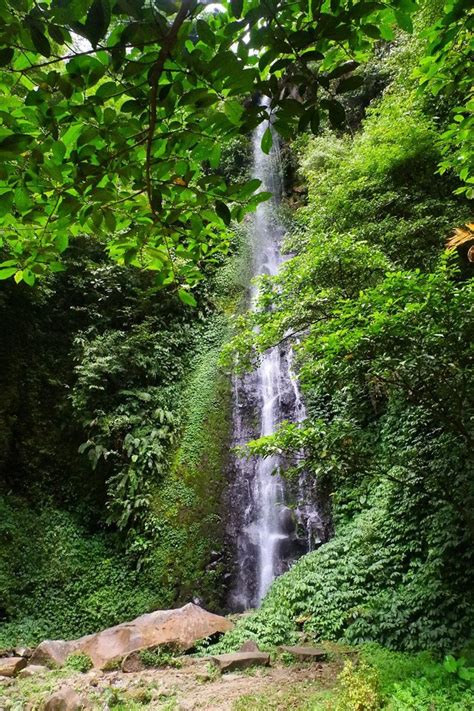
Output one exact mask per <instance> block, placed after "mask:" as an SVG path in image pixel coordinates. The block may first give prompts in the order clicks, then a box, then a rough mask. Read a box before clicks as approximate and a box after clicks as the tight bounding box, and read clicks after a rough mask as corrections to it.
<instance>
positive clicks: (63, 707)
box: [43, 687, 87, 711]
mask: <svg viewBox="0 0 474 711" xmlns="http://www.w3.org/2000/svg"><path fill="white" fill-rule="evenodd" d="M86 708H87V702H86V701H84V699H83V698H82V697H81V696H79V694H77V693H76V692H75V691H74V689H70V688H69V687H65V688H63V689H59V691H55V692H54V694H53V695H52V696H50V697H49V699H48V700H47V701H46V703H45V705H44V707H43V709H44V711H82V710H83V709H86Z"/></svg>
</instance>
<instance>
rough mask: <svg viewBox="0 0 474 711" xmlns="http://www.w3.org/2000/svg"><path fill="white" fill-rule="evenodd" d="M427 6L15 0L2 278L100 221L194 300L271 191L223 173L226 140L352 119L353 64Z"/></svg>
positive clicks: (43, 264) (396, 1) (31, 271)
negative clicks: (348, 104) (348, 115)
mask: <svg viewBox="0 0 474 711" xmlns="http://www.w3.org/2000/svg"><path fill="white" fill-rule="evenodd" d="M415 6H416V5H415V2H414V1H413V0H389V1H388V2H384V3H381V2H367V1H366V0H360V1H358V2H353V1H352V0H331V2H329V0H313V1H311V2H308V0H298V2H292V3H286V2H283V1H282V0H266V1H265V2H263V3H261V2H259V1H257V0H245V2H244V1H243V0H231V1H230V2H224V3H223V4H222V5H219V10H218V11H212V10H211V11H210V10H208V9H206V3H202V4H200V3H198V2H196V0H182V2H180V3H173V2H165V1H163V2H161V1H158V2H150V1H149V0H44V1H43V2H33V0H20V1H19V2H17V1H16V0H15V2H9V1H8V0H3V1H2V2H1V3H0V64H1V67H2V70H1V74H0V92H1V96H2V112H1V115H0V120H1V128H0V157H1V158H2V161H3V163H2V169H1V174H0V180H1V184H0V227H1V233H0V235H1V236H0V240H1V242H0V245H1V247H2V252H3V255H2V257H3V261H2V262H1V264H0V279H6V278H9V277H14V279H15V281H17V282H20V281H25V282H26V283H27V284H33V283H34V281H35V279H36V278H37V277H38V276H41V275H43V274H44V273H47V272H48V271H57V270H61V269H62V268H63V264H62V261H61V255H62V253H63V252H64V250H66V249H67V247H68V244H69V243H70V242H71V240H73V239H75V238H76V237H77V236H78V235H79V234H92V235H94V236H96V237H97V239H98V240H101V241H102V242H103V244H104V247H105V248H106V249H107V251H108V252H109V254H110V256H111V257H112V258H113V259H115V260H116V261H118V262H119V263H121V264H132V265H135V266H137V267H139V268H147V269H151V270H153V271H154V272H156V283H157V285H159V286H167V285H169V284H173V286H174V288H178V294H179V296H180V298H181V299H182V300H183V301H184V302H185V303H190V304H193V303H194V297H193V296H192V295H191V294H190V292H189V287H192V286H194V285H195V284H196V282H197V281H198V280H199V279H200V278H201V276H202V267H203V265H204V263H205V262H212V261H213V259H214V257H215V255H216V253H221V252H226V250H227V248H228V245H229V236H228V234H227V231H226V226H227V225H228V224H229V222H230V220H231V218H234V219H236V220H241V219H242V218H243V216H244V214H245V213H246V211H248V210H252V209H254V208H255V206H256V205H257V203H258V202H259V201H260V200H262V199H265V195H264V194H262V193H256V192H255V191H256V190H258V187H259V182H258V181H256V180H253V181H246V182H243V183H242V182H241V183H234V184H232V183H230V182H227V181H226V180H225V178H224V177H223V176H222V175H221V174H220V173H219V172H217V171H216V168H217V166H218V164H219V159H220V153H221V145H222V144H223V143H224V142H226V141H228V140H230V139H232V138H235V136H237V135H239V134H245V133H248V132H249V131H251V130H252V129H253V128H255V126H256V125H258V124H259V123H260V122H262V121H268V120H269V117H270V114H276V116H277V118H276V120H275V123H274V126H275V129H276V130H277V131H278V132H279V133H280V134H281V135H282V136H284V137H290V136H292V135H294V133H295V131H296V130H298V129H300V130H301V129H304V128H306V127H308V126H310V127H311V129H312V130H313V131H317V130H318V127H319V124H320V122H321V120H322V119H324V117H329V120H330V122H331V123H332V124H333V125H335V126H338V125H341V124H342V123H343V121H344V109H343V106H342V104H341V102H340V95H341V94H342V93H344V92H345V91H347V90H350V89H354V88H355V87H356V86H358V85H359V84H360V83H361V79H360V77H356V76H354V75H353V74H352V71H353V70H354V68H356V67H357V65H358V63H360V62H362V61H364V60H365V59H366V58H367V56H368V55H369V54H370V50H371V47H372V45H373V43H374V42H376V41H379V40H382V39H383V40H390V39H391V38H392V37H393V32H394V28H395V27H396V26H397V25H399V26H401V27H403V28H405V29H407V30H409V29H410V14H411V12H412V11H413V10H414V8H415ZM256 93H259V94H266V95H268V96H270V97H272V102H271V106H270V107H269V108H265V107H261V106H259V105H258V102H252V100H251V97H252V96H253V95H255V94H256ZM295 97H298V99H299V100H296V99H295ZM242 99H246V100H247V102H246V103H245V107H244V105H243V104H242ZM262 145H263V148H264V150H269V149H270V145H271V134H270V131H269V130H267V131H266V132H265V134H264V139H263V142H262Z"/></svg>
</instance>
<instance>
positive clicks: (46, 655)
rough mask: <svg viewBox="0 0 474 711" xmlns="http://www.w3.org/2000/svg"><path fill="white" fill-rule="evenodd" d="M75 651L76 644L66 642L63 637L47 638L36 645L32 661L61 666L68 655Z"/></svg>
mask: <svg viewBox="0 0 474 711" xmlns="http://www.w3.org/2000/svg"><path fill="white" fill-rule="evenodd" d="M75 651H76V646H75V644H74V643H73V642H65V641H64V640H62V639H46V640H45V641H44V642H41V644H39V645H38V646H37V647H36V649H35V651H34V652H33V654H32V655H31V659H30V662H31V664H39V665H41V666H46V667H56V666H57V667H61V666H62V665H63V664H64V662H65V661H66V659H67V658H68V656H69V655H70V654H72V653H73V652H75Z"/></svg>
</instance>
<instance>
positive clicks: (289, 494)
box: [227, 127, 328, 610]
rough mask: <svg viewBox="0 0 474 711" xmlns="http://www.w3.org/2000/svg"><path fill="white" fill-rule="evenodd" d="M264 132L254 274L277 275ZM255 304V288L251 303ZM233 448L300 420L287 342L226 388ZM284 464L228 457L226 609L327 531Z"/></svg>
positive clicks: (257, 171) (277, 182)
mask: <svg viewBox="0 0 474 711" xmlns="http://www.w3.org/2000/svg"><path fill="white" fill-rule="evenodd" d="M263 130H264V128H263V127H260V128H259V129H257V131H256V133H255V136H254V141H253V150H254V176H255V177H256V178H258V179H259V180H261V182H262V187H263V189H264V190H267V191H271V192H272V193H273V199H272V200H271V201H269V202H267V203H262V204H260V205H259V206H258V209H257V212H256V215H255V219H254V222H253V225H252V227H251V230H252V247H253V255H254V259H253V273H254V274H255V275H261V274H266V275H276V274H277V273H278V271H279V268H280V266H281V264H282V262H283V257H282V255H281V252H280V242H281V238H282V233H283V228H282V226H281V224H280V223H279V222H278V206H279V200H280V196H281V194H282V166H281V160H280V153H279V144H278V138H277V136H276V135H274V137H273V148H272V150H271V152H270V154H269V155H265V154H264V153H263V152H262V151H261V148H260V146H261V140H262V135H263ZM257 299H258V292H257V290H256V289H254V291H253V294H252V299H251V300H252V302H253V303H255V302H256V301H257ZM233 393H234V397H233V445H234V447H235V446H237V447H242V446H244V445H245V444H246V443H247V442H248V441H249V440H253V439H257V438H258V437H261V436H267V435H271V434H273V433H274V432H275V430H276V429H277V428H278V426H279V424H280V423H282V422H283V421H285V420H289V421H291V422H299V421H301V420H302V419H304V417H305V409H304V404H303V402H302V400H301V397H300V393H299V390H298V385H297V379H296V374H295V372H294V370H293V353H292V350H291V348H290V346H289V344H288V343H286V342H285V343H284V345H277V346H275V347H273V348H270V349H269V350H268V351H267V352H266V353H264V354H263V356H262V359H261V362H260V364H259V367H258V368H256V370H255V371H254V372H252V373H248V374H246V375H244V376H242V377H236V378H235V379H234V384H233ZM284 464H285V463H284V461H283V460H282V459H281V458H280V457H278V456H272V457H268V458H266V459H263V458H259V457H252V458H248V459H239V458H237V457H235V458H233V459H232V461H231V463H230V466H229V490H228V498H227V510H228V517H227V523H228V525H227V534H228V540H229V549H230V551H231V556H232V559H233V562H234V574H233V582H232V585H231V589H230V595H229V606H230V608H231V609H234V610H245V609H248V608H252V607H255V606H257V605H258V604H259V603H260V601H261V600H262V598H263V597H264V595H265V594H266V592H267V590H268V588H269V586H270V584H271V582H272V580H273V579H274V578H275V577H276V576H278V575H280V574H281V573H283V572H285V571H286V570H287V569H288V568H289V566H290V565H291V563H292V562H293V561H294V560H295V559H296V558H298V557H299V556H301V555H302V554H303V553H305V552H307V551H308V550H310V549H312V548H314V547H315V546H316V545H317V544H318V543H321V542H322V541H324V540H326V539H327V533H328V525H327V522H325V521H324V520H323V518H324V517H323V516H322V514H321V513H320V511H319V508H318V495H317V494H318V492H317V491H316V490H315V486H314V482H311V483H310V482H309V481H307V478H306V476H305V475H304V473H303V474H302V475H301V476H300V478H299V481H297V482H295V483H292V484H291V485H290V484H289V483H288V482H287V481H285V480H284V479H283V478H282V477H281V476H280V475H279V473H278V472H279V469H280V467H281V466H282V465H284Z"/></svg>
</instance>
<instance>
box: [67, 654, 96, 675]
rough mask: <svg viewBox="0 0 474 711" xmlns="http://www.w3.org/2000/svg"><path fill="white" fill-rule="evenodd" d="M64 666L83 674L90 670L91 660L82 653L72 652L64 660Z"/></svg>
mask: <svg viewBox="0 0 474 711" xmlns="http://www.w3.org/2000/svg"><path fill="white" fill-rule="evenodd" d="M64 666H65V667H66V668H67V669H71V670H72V671H78V672H81V673H82V674H85V673H86V672H88V671H89V670H90V669H92V667H93V664H92V659H91V658H90V657H89V656H88V655H87V654H84V653H83V652H73V654H70V655H69V656H68V658H67V659H66V661H65V663H64Z"/></svg>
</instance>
